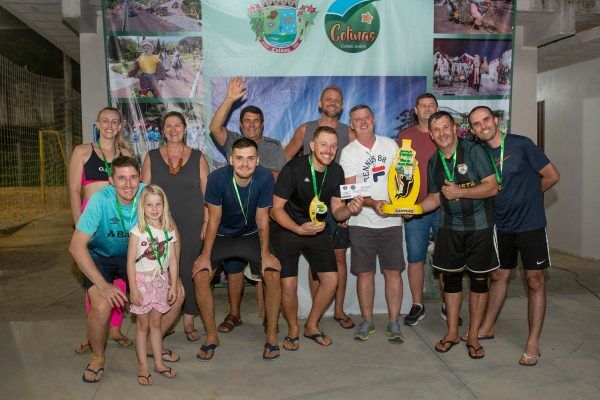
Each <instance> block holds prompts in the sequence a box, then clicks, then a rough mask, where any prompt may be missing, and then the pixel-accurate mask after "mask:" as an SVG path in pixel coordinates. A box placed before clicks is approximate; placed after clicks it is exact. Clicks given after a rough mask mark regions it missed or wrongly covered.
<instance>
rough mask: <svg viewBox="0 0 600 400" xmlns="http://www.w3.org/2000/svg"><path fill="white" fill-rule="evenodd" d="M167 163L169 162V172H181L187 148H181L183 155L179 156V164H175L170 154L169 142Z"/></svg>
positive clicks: (173, 173) (175, 173) (172, 173)
mask: <svg viewBox="0 0 600 400" xmlns="http://www.w3.org/2000/svg"><path fill="white" fill-rule="evenodd" d="M166 150H167V163H168V164H169V173H170V174H171V175H177V174H178V173H179V171H180V170H181V166H182V165H183V152H184V150H185V148H182V150H181V155H180V156H179V162H178V163H177V165H175V164H174V163H173V162H172V161H171V157H170V156H169V144H168V143H167V149H166Z"/></svg>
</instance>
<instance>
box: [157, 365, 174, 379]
mask: <svg viewBox="0 0 600 400" xmlns="http://www.w3.org/2000/svg"><path fill="white" fill-rule="evenodd" d="M156 372H158V373H159V374H161V375H162V376H164V377H165V378H169V379H173V378H175V377H176V376H177V374H176V373H175V371H173V368H171V367H168V368H167V369H163V370H162V371H156Z"/></svg>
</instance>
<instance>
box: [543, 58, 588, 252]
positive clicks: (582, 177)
mask: <svg viewBox="0 0 600 400" xmlns="http://www.w3.org/2000/svg"><path fill="white" fill-rule="evenodd" d="M598 71H600V58H596V59H594V60H591V61H586V62H583V63H579V64H574V65H570V66H567V67H563V68H558V69H554V70H550V71H547V72H544V73H541V74H539V75H538V77H537V99H538V100H544V101H545V102H546V154H547V155H548V157H550V159H551V160H552V162H553V163H554V164H555V165H556V167H557V168H558V170H559V171H560V173H561V181H560V182H559V183H558V185H557V186H556V187H555V188H553V189H551V190H550V191H549V192H548V193H547V194H546V198H545V200H546V214H547V216H548V235H549V239H550V245H551V247H554V248H558V249H560V250H564V251H566V252H569V253H572V254H576V255H580V256H583V257H590V258H596V259H600V246H599V243H600V241H599V240H598V236H599V233H598V227H600V212H599V211H598V207H599V206H600V178H599V175H598V171H600V132H599V131H598V127H600V75H598Z"/></svg>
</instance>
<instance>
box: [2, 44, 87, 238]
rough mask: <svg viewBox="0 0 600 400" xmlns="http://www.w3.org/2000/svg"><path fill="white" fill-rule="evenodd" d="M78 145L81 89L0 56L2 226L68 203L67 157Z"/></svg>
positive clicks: (13, 223) (60, 207)
mask: <svg viewBox="0 0 600 400" xmlns="http://www.w3.org/2000/svg"><path fill="white" fill-rule="evenodd" d="M79 143H81V98H80V95H79V93H77V92H76V91H74V90H72V89H71V88H69V87H66V85H65V81H63V80H62V79H53V78H48V77H44V76H40V75H35V74H32V73H30V72H28V71H27V70H26V69H24V68H22V67H20V66H18V65H16V64H14V63H13V62H11V61H10V60H8V59H6V58H4V57H2V56H0V229H5V228H8V227H11V226H18V225H20V224H23V223H26V222H29V221H31V220H33V219H36V218H39V217H41V216H43V215H46V214H49V213H52V212H56V211H57V210H59V209H64V208H66V207H68V204H69V202H68V189H67V164H68V161H67V160H68V158H69V156H70V152H71V151H72V148H73V146H74V145H76V144H79Z"/></svg>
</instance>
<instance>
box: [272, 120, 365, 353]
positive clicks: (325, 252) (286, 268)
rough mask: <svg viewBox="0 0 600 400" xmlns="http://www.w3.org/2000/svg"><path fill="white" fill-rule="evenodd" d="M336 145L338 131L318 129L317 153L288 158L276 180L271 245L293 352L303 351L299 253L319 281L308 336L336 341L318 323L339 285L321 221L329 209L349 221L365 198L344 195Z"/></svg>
mask: <svg viewBox="0 0 600 400" xmlns="http://www.w3.org/2000/svg"><path fill="white" fill-rule="evenodd" d="M337 143H338V138H337V133H336V131H335V129H333V128H330V127H327V126H321V127H319V128H318V129H317V130H316V131H315V133H314V137H313V140H312V141H311V144H310V147H311V150H312V154H311V155H308V156H302V157H298V158H295V159H293V160H291V161H290V162H288V163H287V164H286V165H285V166H284V167H283V169H282V170H281V173H280V174H279V178H278V180H277V183H276V184H275V192H274V196H273V208H272V209H271V217H272V218H273V220H274V223H273V226H272V228H271V244H272V245H273V254H274V255H275V257H277V258H278V259H279V261H280V262H281V289H282V296H281V297H282V299H281V300H282V306H283V313H284V316H285V318H286V320H287V323H288V326H289V332H288V335H287V336H286V337H285V340H284V342H283V348H284V349H286V350H289V351H295V350H298V347H299V339H298V335H299V330H300V329H299V327H298V319H297V314H298V295H297V287H298V261H299V259H300V253H302V254H304V256H305V257H306V258H307V260H308V262H309V264H310V266H311V268H312V269H313V271H314V272H316V273H317V275H318V277H319V282H320V284H319V288H318V289H317V292H316V293H315V295H314V297H313V305H312V308H311V310H310V314H309V315H308V319H307V320H306V324H305V325H304V336H305V337H307V338H309V339H312V340H314V341H315V342H316V343H318V344H320V345H322V346H329V345H330V344H331V342H332V341H331V338H330V337H329V336H326V335H325V334H324V333H323V332H321V330H320V329H319V327H318V323H319V319H320V318H321V316H322V315H323V313H324V312H325V309H326V308H327V306H328V305H329V304H330V303H331V301H332V300H333V297H334V295H335V290H336V288H337V285H338V272H337V265H336V261H335V255H334V252H333V246H332V244H331V241H330V239H329V237H328V235H327V234H326V233H324V232H323V230H324V229H325V223H324V222H321V221H322V219H324V217H325V216H326V213H327V208H328V207H330V208H331V210H332V212H333V216H334V218H335V219H336V220H338V221H345V220H346V219H348V218H350V216H351V215H356V214H358V213H359V212H360V211H361V209H362V203H363V199H362V198H361V197H360V196H357V197H355V198H354V199H352V201H350V202H349V203H348V204H344V203H343V202H342V200H341V199H340V185H343V184H344V171H343V170H342V167H341V166H340V165H339V164H337V163H336V162H334V159H335V153H336V151H337ZM311 205H312V207H311ZM311 209H312V210H315V209H316V210H317V214H316V217H317V220H318V222H313V221H312V220H311V217H310V214H311V211H310V210H311ZM319 217H321V218H322V219H320V218H319Z"/></svg>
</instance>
